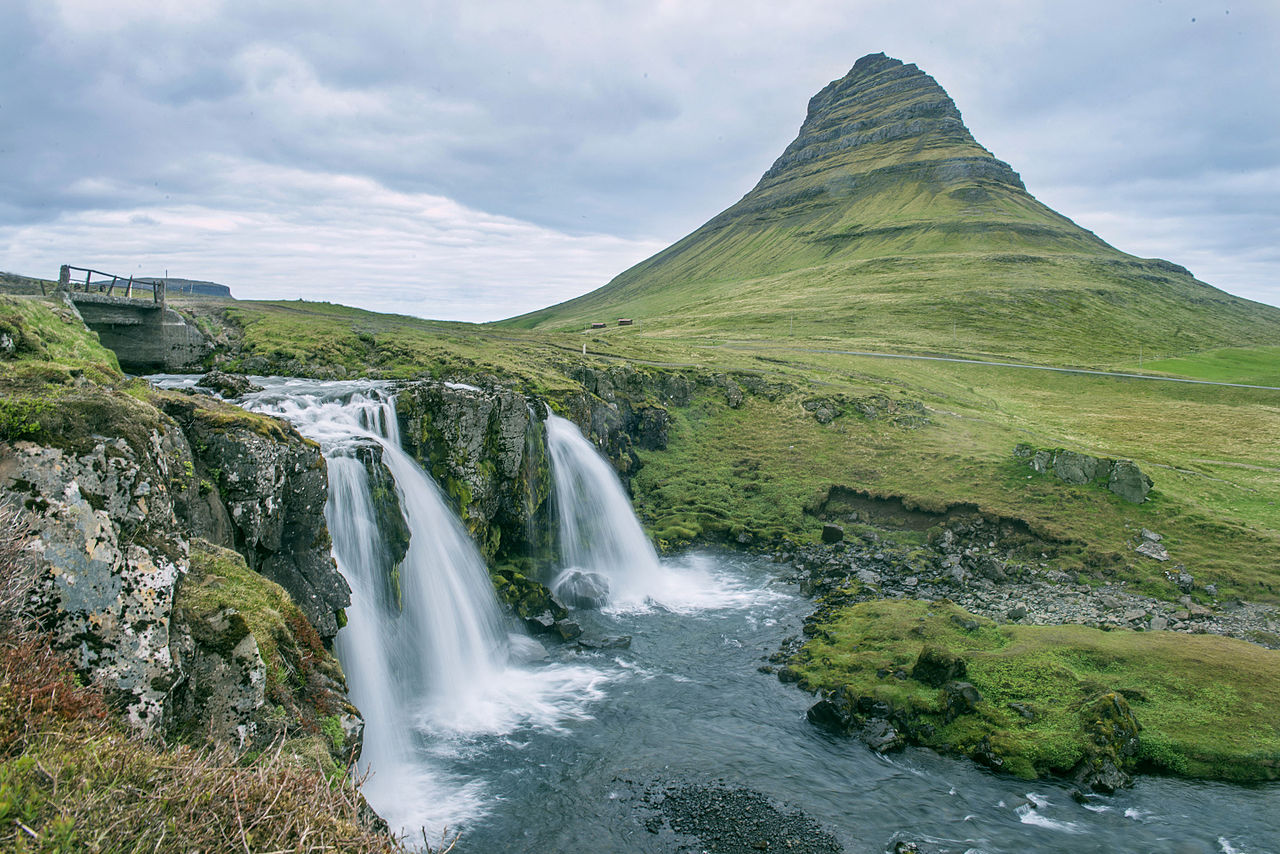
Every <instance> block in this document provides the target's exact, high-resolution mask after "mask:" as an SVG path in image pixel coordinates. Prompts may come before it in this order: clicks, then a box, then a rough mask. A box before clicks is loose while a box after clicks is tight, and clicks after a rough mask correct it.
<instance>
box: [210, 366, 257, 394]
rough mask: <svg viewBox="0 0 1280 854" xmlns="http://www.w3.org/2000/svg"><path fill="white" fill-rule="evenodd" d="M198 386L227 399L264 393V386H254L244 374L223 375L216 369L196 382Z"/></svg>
mask: <svg viewBox="0 0 1280 854" xmlns="http://www.w3.org/2000/svg"><path fill="white" fill-rule="evenodd" d="M196 386H198V387H199V388H207V389H209V390H210V391H214V392H217V394H218V395H219V396H221V397H224V398H227V399H230V398H233V397H243V396H244V395H246V394H248V393H249V392H251V391H262V386H260V385H254V384H253V383H252V382H250V381H249V378H248V377H246V376H244V375H242V374H228V373H223V372H222V371H219V370H217V369H216V368H215V369H214V370H212V371H209V373H207V374H205V375H204V376H203V377H201V378H200V379H199V381H198V382H196Z"/></svg>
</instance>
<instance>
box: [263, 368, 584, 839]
mask: <svg viewBox="0 0 1280 854" xmlns="http://www.w3.org/2000/svg"><path fill="white" fill-rule="evenodd" d="M268 382H271V381H268ZM245 405H246V406H247V407H249V408H251V409H254V410H255V411H258V412H265V413H268V414H272V415H276V416H279V417H282V418H286V419H288V420H289V421H291V422H292V423H293V424H294V425H295V426H297V428H298V430H299V431H300V432H301V433H302V434H303V435H305V436H307V437H309V438H311V439H315V440H316V441H318V442H319V443H320V446H321V449H322V450H323V452H324V456H325V459H326V462H327V464H328V468H329V500H328V503H327V504H326V506H325V518H326V521H327V522H328V525H329V531H330V534H331V536H332V538H333V555H334V559H335V561H336V562H337V565H338V569H339V570H340V571H341V572H342V575H343V576H344V577H345V578H346V579H347V582H348V584H349V585H350V586H351V606H350V608H349V609H348V610H347V618H348V622H347V626H346V627H345V628H343V629H342V630H341V631H340V632H339V633H338V636H337V638H336V639H335V650H336V652H337V655H338V659H339V661H340V662H341V663H342V666H343V670H344V671H345V673H346V676H347V682H348V689H349V694H350V696H351V699H352V701H353V702H354V703H355V704H356V706H357V707H358V708H359V709H360V710H361V713H362V714H363V715H364V719H365V739H364V749H363V753H362V756H361V761H360V764H361V770H371V771H372V774H371V776H370V778H369V779H368V781H367V782H366V783H365V786H364V793H365V796H366V797H367V798H368V799H369V802H370V803H371V804H373V806H374V808H375V809H376V810H377V811H378V812H379V813H380V814H381V815H382V816H383V817H384V818H386V819H387V821H388V822H389V823H390V824H391V826H392V827H393V828H398V829H400V830H401V831H405V832H409V833H412V834H413V835H415V836H416V835H417V832H418V829H419V827H426V828H427V830H428V832H429V833H440V832H442V830H443V828H444V827H445V826H448V827H450V828H455V829H456V828H457V827H458V826H459V825H460V824H466V823H467V822H468V821H470V820H473V819H475V818H477V817H478V816H479V815H482V814H483V812H484V809H483V806H482V804H483V799H482V797H481V793H480V789H479V784H477V783H474V782H467V781H465V780H463V779H460V778H458V777H457V776H456V775H454V774H451V773H449V772H448V771H446V770H444V769H443V766H444V765H446V764H447V760H448V758H449V757H450V756H451V755H454V754H456V753H457V752H458V751H459V750H461V749H462V747H463V745H465V743H466V742H467V741H469V740H474V739H476V738H480V737H483V736H486V735H494V734H503V733H507V732H510V731H512V730H513V729H515V728H517V727H519V726H528V725H531V726H541V727H546V728H551V729H555V728H556V727H557V726H558V725H559V721H561V720H564V719H566V718H583V717H586V716H587V715H586V711H585V706H586V704H587V703H589V702H591V701H594V700H596V699H598V698H599V697H600V696H602V693H601V691H600V688H599V686H600V684H601V683H602V682H603V680H604V677H603V676H602V675H601V674H600V673H599V672H597V671H595V670H593V669H591V668H588V667H582V666H574V667H571V666H566V665H556V664H542V665H541V666H537V667H535V666H532V665H529V664H527V663H526V662H524V661H522V660H520V659H521V658H522V657H526V658H531V659H535V658H537V657H538V653H541V652H542V650H541V647H540V646H539V645H537V644H536V643H535V642H534V641H532V640H531V639H529V638H527V637H524V636H521V635H514V636H513V635H512V634H510V633H509V631H508V626H507V625H506V621H505V619H504V617H503V614H502V611H501V608H500V606H499V604H498V601H497V597H496V595H495V593H494V590H493V586H492V583H491V582H490V580H489V575H488V572H487V570H486V569H485V566H484V562H483V560H482V558H481V557H480V554H479V552H478V551H477V549H476V547H475V544H474V543H472V542H471V540H470V538H469V537H468V536H467V534H466V531H465V530H464V529H463V527H462V524H461V523H460V522H459V521H458V519H457V517H456V516H454V514H453V512H452V511H451V510H450V508H449V506H448V504H447V502H446V501H445V499H444V496H443V495H442V494H441V492H440V490H439V488H438V487H437V486H436V485H435V483H434V482H433V481H432V480H431V478H430V477H429V476H428V475H427V474H426V473H425V472H423V471H422V469H421V468H420V467H419V466H418V465H417V463H416V462H415V461H414V460H413V458H411V457H410V456H409V455H408V454H406V453H405V452H404V451H403V450H402V449H401V448H400V438H399V433H398V425H397V420H396V412H395V400H394V397H393V396H392V395H390V394H389V393H388V392H387V391H385V390H384V389H382V388H379V387H376V386H372V385H371V384H369V383H326V384H319V383H315V382H310V381H301V380H288V381H284V382H280V381H275V382H271V385H270V387H269V388H268V389H267V390H266V391H263V392H259V393H257V394H254V395H250V396H249V397H248V398H246V400H245ZM371 446H376V448H377V449H378V451H379V453H380V456H381V462H382V465H383V466H385V468H386V470H387V471H388V472H389V473H390V475H391V477H392V479H393V480H394V483H395V491H396V494H397V497H398V499H399V502H400V507H401V510H402V512H403V515H404V520H405V522H406V523H407V525H408V529H409V532H410V538H409V545H408V550H407V552H406V553H405V556H404V560H403V561H402V563H401V566H400V569H399V573H398V577H399V584H400V591H399V592H400V595H399V597H396V596H392V595H388V591H389V588H390V585H391V584H392V581H391V580H390V578H389V573H388V567H389V566H390V562H391V559H390V555H389V552H388V549H387V546H386V545H385V536H384V533H383V532H382V531H381V530H380V524H379V519H378V510H377V508H376V506H375V502H374V499H373V494H372V491H371V489H370V481H369V471H368V469H367V468H366V466H365V463H364V462H363V461H362V460H361V459H360V458H358V457H357V454H359V453H360V451H361V448H362V447H363V448H370V447H371ZM397 600H398V602H399V605H398V606H397ZM531 647H532V648H533V652H532V653H531V652H530V648H531Z"/></svg>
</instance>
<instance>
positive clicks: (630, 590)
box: [547, 413, 741, 611]
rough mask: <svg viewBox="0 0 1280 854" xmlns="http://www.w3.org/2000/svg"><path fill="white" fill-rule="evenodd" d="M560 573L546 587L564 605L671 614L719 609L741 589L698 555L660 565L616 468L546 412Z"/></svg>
mask: <svg viewBox="0 0 1280 854" xmlns="http://www.w3.org/2000/svg"><path fill="white" fill-rule="evenodd" d="M547 447H548V449H549V450H550V452H551V471H552V477H553V479H554V483H555V486H554V495H555V502H556V512H557V515H558V517H559V522H560V551H561V563H562V569H561V571H560V572H559V574H558V575H557V576H556V578H555V579H554V580H553V581H552V583H551V589H552V591H553V592H555V593H556V595H557V596H560V597H561V599H562V600H563V601H564V602H565V603H566V604H568V605H571V606H574V607H580V608H581V607H600V606H601V605H604V606H605V607H606V608H608V609H615V610H635V609H639V608H646V607H649V606H652V605H659V606H661V607H663V608H666V609H667V610H671V611H691V610H700V609H704V608H715V607H724V606H726V605H730V604H732V603H734V602H736V601H738V599H739V598H740V593H741V592H740V591H739V590H738V589H736V587H735V586H734V585H733V584H731V583H727V582H726V581H725V580H724V579H722V578H718V577H716V575H715V573H713V572H711V571H710V570H709V569H708V567H707V566H706V565H705V564H704V562H703V561H701V560H700V559H699V558H697V557H688V558H686V559H684V560H683V561H681V562H679V563H678V564H672V563H668V562H663V561H660V560H659V559H658V553H657V551H656V550H655V549H654V547H653V543H652V542H650V540H649V537H648V536H647V535H646V534H645V532H644V529H643V528H642V527H641V526H640V520H639V519H637V518H636V514H635V511H634V510H633V509H632V507H631V500H630V499H629V498H628V497H627V493H626V490H624V489H623V488H622V482H621V481H620V480H619V479H618V475H617V473H616V472H615V471H614V470H613V466H611V465H610V464H609V461H608V460H606V459H605V458H604V456H603V455H601V453H600V452H599V451H598V450H596V447H595V445H593V444H591V442H590V441H588V440H587V438H586V437H585V436H583V435H582V431H580V430H579V429H578V427H577V426H576V425H575V424H574V423H573V422H572V421H569V420H568V419H565V418H561V417H559V416H558V415H555V414H553V413H548V414H547Z"/></svg>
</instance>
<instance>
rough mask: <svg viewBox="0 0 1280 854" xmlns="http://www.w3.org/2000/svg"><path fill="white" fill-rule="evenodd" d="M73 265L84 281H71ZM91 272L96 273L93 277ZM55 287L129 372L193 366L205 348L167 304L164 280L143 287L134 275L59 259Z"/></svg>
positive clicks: (194, 330) (205, 343)
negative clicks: (86, 266) (100, 269)
mask: <svg viewBox="0 0 1280 854" xmlns="http://www.w3.org/2000/svg"><path fill="white" fill-rule="evenodd" d="M73 270H74V271H78V272H80V273H84V281H83V282H78V281H77V282H75V283H72V281H71V272H72V271H73ZM94 276H99V277H100V278H99V279H98V280H96V281H94V280H93V277H94ZM76 278H77V279H78V278H79V276H77V277H76ZM117 288H118V289H119V291H120V293H119V295H117V294H116V293H115V291H116V290H117ZM58 292H59V293H61V294H63V296H64V298H65V299H67V300H69V301H70V302H71V303H72V304H73V305H74V306H75V308H76V311H78V312H80V317H81V318H83V319H84V323H85V326H88V327H89V328H90V329H92V330H93V331H94V332H96V333H98V340H99V341H101V342H102V346H104V347H107V348H109V349H111V350H113V351H114V352H115V354H116V358H117V359H119V360H120V367H122V368H124V369H125V370H126V371H128V372H129V373H132V374H145V373H156V372H158V371H182V370H185V369H198V368H199V366H200V362H201V360H202V359H203V358H204V357H205V355H206V354H207V353H208V352H209V342H208V340H207V339H206V338H205V337H204V334H203V333H201V332H200V330H199V329H197V328H196V327H194V326H192V325H191V324H189V323H187V322H186V320H184V319H183V317H182V315H180V314H178V312H176V311H174V310H173V309H171V308H169V306H168V303H167V301H166V298H165V286H164V281H163V280H161V281H159V282H156V283H154V284H152V283H146V285H145V286H143V284H142V283H137V282H134V280H133V277H129V278H128V279H124V278H122V277H120V276H114V275H112V274H110V273H103V272H101V271H98V270H90V269H88V268H85V267H72V266H70V265H67V264H64V265H62V270H61V271H60V274H59V276H58ZM135 292H136V293H137V294H138V296H134V294H135Z"/></svg>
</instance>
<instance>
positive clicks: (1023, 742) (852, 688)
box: [792, 600, 1280, 782]
mask: <svg viewBox="0 0 1280 854" xmlns="http://www.w3.org/2000/svg"><path fill="white" fill-rule="evenodd" d="M965 624H967V625H976V626H977V628H975V629H966V628H965V627H964V626H965ZM925 645H929V646H932V647H934V648H935V649H941V650H943V651H945V652H947V653H949V654H951V655H955V656H958V657H960V658H961V659H963V661H964V662H965V665H966V673H965V675H964V676H963V678H964V680H965V681H968V682H970V683H971V684H972V685H973V686H974V687H975V688H977V689H978V692H979V693H980V694H981V695H982V701H981V702H979V703H978V704H977V707H976V709H975V710H974V712H973V713H972V714H967V715H960V716H955V717H953V716H951V715H948V714H946V707H945V701H944V698H943V691H942V690H940V689H939V688H937V687H932V686H930V685H927V684H923V683H922V682H919V681H917V680H916V679H914V678H895V677H894V676H893V675H892V674H893V672H894V671H905V673H906V674H907V675H908V676H909V675H910V674H911V672H912V669H913V667H914V665H915V663H916V660H917V658H918V657H919V655H920V653H921V651H922V649H923V648H924V647H925ZM792 667H793V668H794V669H795V670H796V671H797V672H798V673H799V674H800V675H801V676H802V677H803V678H804V680H805V681H806V682H807V683H808V684H809V685H810V686H811V687H812V688H815V689H833V688H837V687H843V688H845V690H846V691H849V692H850V693H851V694H852V695H853V696H855V697H863V696H865V697H872V698H874V699H875V700H880V701H883V702H886V703H888V704H889V705H890V706H891V707H892V708H894V709H895V710H899V711H900V712H907V713H909V714H911V715H914V716H916V717H917V719H918V720H919V721H921V722H927V723H930V724H932V725H933V726H934V728H935V730H934V732H933V734H932V735H929V736H926V738H925V741H926V743H927V744H930V745H931V746H935V747H939V748H943V749H951V750H957V751H959V752H961V753H971V752H973V751H974V750H975V749H977V747H978V745H979V744H980V743H981V742H982V740H983V739H984V738H986V739H987V742H988V743H989V744H990V745H991V748H992V750H993V752H995V753H996V754H997V755H998V756H1000V757H1001V758H1002V759H1003V760H1004V770H1006V771H1009V772H1011V773H1014V774H1018V775H1020V776H1024V777H1035V776H1038V775H1042V774H1046V773H1060V774H1061V773H1066V772H1068V771H1070V770H1071V769H1072V768H1073V767H1075V765H1076V764H1077V763H1078V762H1080V761H1081V760H1082V759H1084V758H1085V757H1086V756H1087V755H1088V749H1089V744H1090V740H1091V739H1090V734H1089V730H1088V727H1089V724H1090V723H1091V720H1092V718H1091V715H1092V711H1093V706H1094V704H1095V703H1096V702H1097V701H1098V700H1099V699H1101V698H1104V697H1105V696H1106V695H1108V694H1119V695H1120V696H1122V697H1124V698H1125V699H1126V702H1127V705H1128V706H1129V707H1130V708H1131V709H1132V711H1133V714H1134V715H1135V716H1136V717H1137V719H1138V722H1139V724H1140V725H1141V726H1142V730H1141V734H1140V744H1141V747H1140V752H1139V753H1138V756H1137V761H1138V762H1139V763H1141V764H1142V765H1143V766H1144V767H1146V768H1147V769H1149V770H1156V771H1161V772H1165V773H1173V774H1180V775H1186V776H1193V777H1201V778H1210V779H1220V780H1231V781H1236V782H1247V781H1256V780H1273V779H1276V778H1278V777H1280V711H1278V710H1280V652H1275V651H1272V650H1266V649H1261V648H1259V647H1255V646H1253V645H1252V644H1248V643H1245V642H1244V641H1238V640H1232V639H1230V638H1221V637H1214V636H1211V635H1182V634H1175V633H1172V632H1131V631H1114V632H1104V631H1100V630H1098V629H1091V628H1086V627H1083V626H1019V625H1009V626H996V625H994V624H992V623H990V622H989V621H986V620H981V619H977V618H974V617H972V615H970V614H968V613H967V612H965V611H963V610H962V609H960V608H958V607H956V606H955V605H952V604H950V603H945V602H938V603H929V602H918V601H911V600H905V601H904V600H899V601H880V602H867V603H863V604H860V605H856V606H854V607H851V608H847V609H844V610H842V611H840V612H839V613H838V614H837V615H836V616H835V617H834V618H833V619H832V620H830V621H829V622H826V623H824V624H822V625H821V626H820V627H819V631H818V634H817V636H816V637H815V639H814V640H812V641H810V642H809V643H808V644H807V645H806V647H805V650H804V652H803V653H802V654H801V655H800V656H799V657H797V658H796V659H795V660H794V661H793V662H792ZM1013 703H1017V704H1020V705H1022V706H1023V707H1024V708H1025V709H1026V710H1027V711H1028V712H1029V713H1030V715H1031V716H1030V717H1028V716H1027V715H1026V714H1023V713H1022V712H1020V711H1019V710H1017V709H1014V708H1013V707H1011V705H1010V704H1013Z"/></svg>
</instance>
